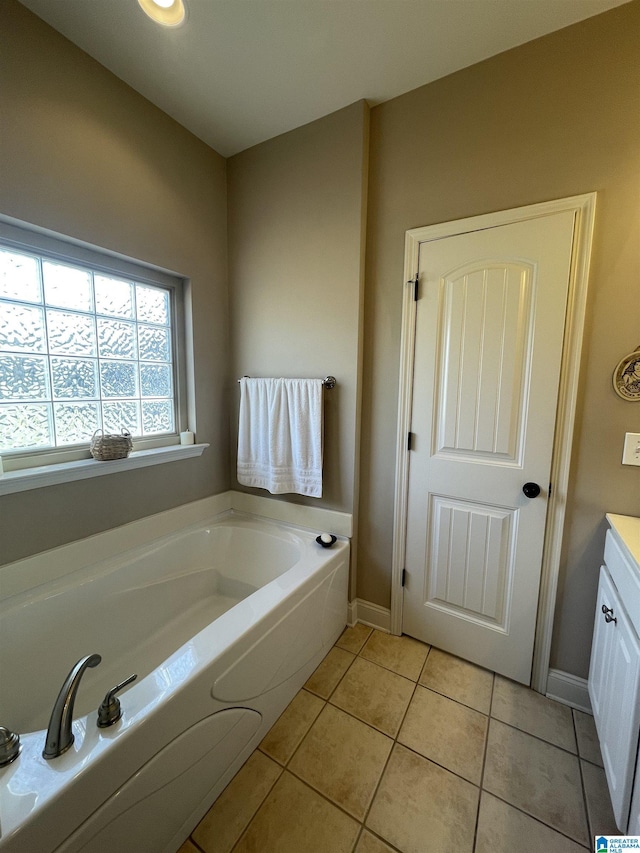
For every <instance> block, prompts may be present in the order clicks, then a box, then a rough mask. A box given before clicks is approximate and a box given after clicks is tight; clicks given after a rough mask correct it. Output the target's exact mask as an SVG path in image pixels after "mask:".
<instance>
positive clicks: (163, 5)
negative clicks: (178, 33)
mask: <svg viewBox="0 0 640 853" xmlns="http://www.w3.org/2000/svg"><path fill="white" fill-rule="evenodd" d="M138 3H139V5H140V7H141V9H142V10H143V12H145V13H146V14H147V15H148V16H149V17H150V18H151V19H152V20H154V21H155V22H156V23H157V24H162V25H163V26H165V27H177V26H178V25H179V24H181V23H182V22H183V21H184V19H185V15H186V12H185V8H184V3H183V2H182V0H138Z"/></svg>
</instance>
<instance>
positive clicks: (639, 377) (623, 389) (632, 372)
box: [613, 347, 640, 401]
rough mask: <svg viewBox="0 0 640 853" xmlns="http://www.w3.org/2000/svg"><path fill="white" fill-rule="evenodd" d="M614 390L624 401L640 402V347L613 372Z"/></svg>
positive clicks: (626, 357)
mask: <svg viewBox="0 0 640 853" xmlns="http://www.w3.org/2000/svg"><path fill="white" fill-rule="evenodd" d="M613 390H614V391H615V392H616V394H617V395H618V396H619V397H622V399H623V400H638V401H640V347H638V348H637V349H636V350H635V352H632V353H629V355H627V356H625V357H624V358H623V359H622V361H621V362H620V364H618V366H617V367H616V369H615V370H614V371H613Z"/></svg>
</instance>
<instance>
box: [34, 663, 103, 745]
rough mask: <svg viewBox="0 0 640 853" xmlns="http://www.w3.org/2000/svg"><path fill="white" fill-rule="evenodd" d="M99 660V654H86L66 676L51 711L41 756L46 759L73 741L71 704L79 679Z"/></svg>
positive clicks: (74, 698)
mask: <svg viewBox="0 0 640 853" xmlns="http://www.w3.org/2000/svg"><path fill="white" fill-rule="evenodd" d="M101 660H102V658H101V657H100V655H87V656H86V657H84V658H81V659H80V660H79V661H78V663H77V664H76V665H75V666H74V667H73V669H72V670H71V672H70V673H69V675H68V676H67V677H66V679H65V682H64V684H63V685H62V688H61V690H60V693H59V694H58V698H57V699H56V702H55V705H54V706H53V711H52V712H51V719H50V720H49V728H48V729H47V739H46V741H45V745H44V750H43V751H42V757H43V758H46V759H47V760H49V759H50V758H57V757H58V755H62V754H63V752H66V751H67V750H68V749H69V747H70V746H71V744H72V743H73V740H74V735H73V732H72V730H71V724H72V723H73V705H74V703H75V701H76V694H77V693H78V687H79V686H80V679H81V678H82V676H83V674H84V671H85V669H87V667H94V666H98V664H99V663H100V661H101Z"/></svg>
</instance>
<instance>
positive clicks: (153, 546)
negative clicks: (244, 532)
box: [0, 509, 346, 614]
mask: <svg viewBox="0 0 640 853" xmlns="http://www.w3.org/2000/svg"><path fill="white" fill-rule="evenodd" d="M229 521H233V525H234V526H238V527H249V528H251V529H254V530H265V528H266V530H265V532H267V533H269V534H270V535H276V536H277V538H280V539H286V540H287V541H290V542H294V543H295V544H297V545H299V546H300V548H301V550H305V549H308V548H311V547H312V548H314V549H315V548H316V547H317V546H316V544H315V542H314V543H313V545H312V544H311V542H310V540H309V539H308V536H309V534H315V531H313V530H308V529H306V528H302V527H298V526H296V525H292V524H285V523H284V522H276V521H271V520H270V519H265V518H262V517H260V516H254V515H250V514H249V513H244V512H239V511H237V510H234V509H229V510H224V511H223V512H221V513H219V514H218V515H216V516H212V517H211V518H209V519H204V520H202V521H198V522H195V523H194V524H191V525H189V527H184V528H181V529H180V530H177V531H172V532H170V533H165V534H164V535H163V536H160V537H158V538H156V539H152V540H149V541H147V542H144V543H142V544H139V545H137V546H135V547H133V548H130V549H128V550H126V551H118V553H116V554H113V555H112V556H110V557H105V558H104V559H97V560H93V561H92V562H90V563H87V564H86V565H84V566H75V565H74V564H73V563H72V564H71V565H70V566H69V567H68V569H67V571H65V572H64V573H57V574H56V575H55V577H50V578H43V577H37V578H32V580H33V582H34V585H33V586H29V587H27V588H25V589H23V590H21V591H19V592H15V593H14V594H12V595H10V594H8V593H6V592H5V591H4V590H3V591H2V592H0V614H1V613H2V612H4V611H6V610H9V609H13V608H14V607H17V606H20V604H21V603H22V602H26V601H38V600H40V599H41V598H43V597H47V596H48V595H53V594H58V593H61V592H64V591H65V590H67V589H70V588H73V587H74V586H76V585H78V584H79V583H85V582H87V581H91V580H94V579H95V578H97V577H103V576H106V575H108V574H113V573H115V572H118V571H120V570H121V569H122V568H123V567H124V566H126V565H127V564H129V563H130V562H132V561H136V560H138V559H139V558H141V557H144V556H145V555H147V554H148V553H152V552H154V551H157V550H159V549H160V548H162V547H163V546H165V545H167V544H169V543H170V542H171V541H172V540H178V539H183V538H185V537H188V536H190V535H192V534H193V533H197V532H199V531H201V530H211V529H212V528H214V527H219V526H224V525H225V522H229ZM313 538H315V536H314V537H313ZM338 539H339V540H340V541H343V542H344V541H346V540H345V538H344V537H338ZM62 547H63V548H64V547H68V546H62ZM56 550H57V549H56ZM38 556H40V555H38ZM301 556H302V555H301ZM28 559H31V558H27V560H28ZM21 562H27V561H26V560H25V561H21ZM12 565H17V564H12ZM193 571H194V570H193V569H184V570H177V571H176V572H175V573H174V574H173V575H171V576H166V577H164V578H163V580H170V579H172V578H179V577H186V576H188V575H189V574H191V573H193ZM1 573H2V568H1V567H0V576H1Z"/></svg>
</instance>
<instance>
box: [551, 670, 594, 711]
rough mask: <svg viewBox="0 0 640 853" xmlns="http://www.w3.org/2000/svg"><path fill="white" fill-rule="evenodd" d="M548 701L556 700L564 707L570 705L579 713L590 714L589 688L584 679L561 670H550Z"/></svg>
mask: <svg viewBox="0 0 640 853" xmlns="http://www.w3.org/2000/svg"><path fill="white" fill-rule="evenodd" d="M546 695H547V696H548V698H549V699H556V700H557V701H558V702H562V703H563V704H564V705H570V706H571V707H572V708H577V709H578V710H579V711H584V712H585V713H587V714H592V713H593V711H592V710H591V701H590V700H589V688H588V682H587V680H586V678H578V676H577V675H571V673H569V672H563V671H562V670H561V669H550V670H549V675H548V677H547V693H546Z"/></svg>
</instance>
